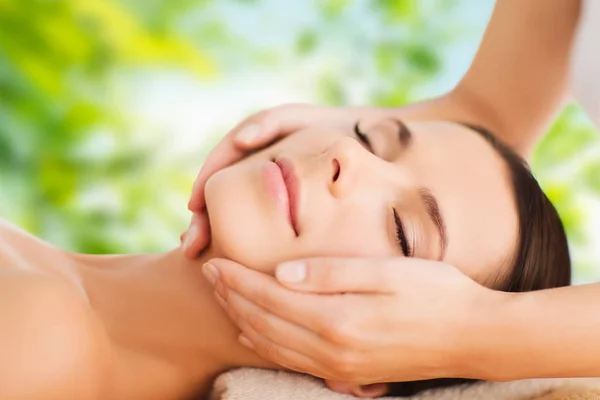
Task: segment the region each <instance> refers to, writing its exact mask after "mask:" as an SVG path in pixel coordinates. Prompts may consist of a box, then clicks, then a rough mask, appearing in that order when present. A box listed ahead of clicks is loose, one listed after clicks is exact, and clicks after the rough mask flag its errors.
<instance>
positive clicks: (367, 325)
mask: <svg viewBox="0 0 600 400" xmlns="http://www.w3.org/2000/svg"><path fill="white" fill-rule="evenodd" d="M204 272H205V274H206V275H207V278H208V279H209V281H211V282H213V284H214V285H215V291H216V295H217V299H218V300H219V302H220V303H221V304H222V305H223V306H224V308H225V310H226V312H227V313H228V315H229V316H230V318H231V319H232V320H233V322H234V323H236V324H237V325H238V326H239V328H240V329H241V331H242V333H241V335H240V342H241V343H242V344H244V345H246V346H248V347H250V348H252V349H254V350H255V351H256V352H257V353H258V354H259V355H261V356H262V357H264V358H266V359H268V360H270V361H273V362H275V363H277V364H280V365H282V366H284V367H286V368H289V369H292V370H295V371H299V372H304V373H308V374H311V375H315V376H318V377H321V378H324V379H331V380H336V381H344V382H353V383H358V384H366V383H376V382H399V381H407V380H421V379H430V378H439V377H457V376H460V377H472V376H469V375H468V374H469V371H468V370H466V369H464V367H465V365H463V361H464V360H463V358H465V357H467V356H468V354H472V353H471V351H473V350H470V347H471V345H472V343H471V342H470V334H471V333H472V329H473V327H477V326H478V324H481V323H482V320H484V319H485V317H486V316H487V315H488V313H489V310H490V307H495V306H496V303H495V302H496V301H497V300H498V296H501V295H500V294H499V293H500V292H495V291H492V290H490V289H487V288H484V287H483V286H481V285H479V284H477V283H476V282H474V281H473V280H471V279H470V278H468V277H467V276H465V275H463V274H462V273H461V272H460V271H459V270H457V269H456V268H454V267H452V266H450V265H447V264H443V263H440V262H433V261H426V260H418V259H401V258H397V259H394V258H389V259H358V258H356V259H333V258H332V259H325V258H323V259H309V260H304V261H303V262H300V263H296V262H295V263H286V264H282V265H280V266H279V267H278V269H277V272H276V278H274V277H272V276H269V275H265V274H262V273H259V272H256V271H253V270H250V269H248V268H246V267H244V266H242V265H240V264H237V263H235V262H232V261H229V260H223V259H214V260H211V261H210V262H209V263H208V264H206V265H205V266H204ZM492 309H493V308H492Z"/></svg>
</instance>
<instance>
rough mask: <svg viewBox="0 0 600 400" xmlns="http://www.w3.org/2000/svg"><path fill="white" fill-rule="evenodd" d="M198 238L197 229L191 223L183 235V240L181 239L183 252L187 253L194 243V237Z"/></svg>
mask: <svg viewBox="0 0 600 400" xmlns="http://www.w3.org/2000/svg"><path fill="white" fill-rule="evenodd" d="M197 236H198V227H197V226H196V224H194V223H191V224H190V227H189V228H188V230H187V233H186V234H185V238H184V239H183V251H184V252H187V250H188V249H189V248H190V247H191V246H192V244H193V243H194V240H196V237H197Z"/></svg>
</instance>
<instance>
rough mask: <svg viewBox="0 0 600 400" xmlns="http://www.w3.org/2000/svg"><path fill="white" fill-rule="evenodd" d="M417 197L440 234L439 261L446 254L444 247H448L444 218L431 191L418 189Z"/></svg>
mask: <svg viewBox="0 0 600 400" xmlns="http://www.w3.org/2000/svg"><path fill="white" fill-rule="evenodd" d="M419 197H420V198H421V201H422V202H423V204H425V208H426V210H427V215H428V216H429V219H431V222H433V224H434V225H435V228H436V229H437V231H438V234H439V236H440V255H439V257H438V261H441V260H442V259H443V258H444V255H445V254H446V248H447V247H448V235H447V234H446V224H445V222H444V218H443V217H442V213H441V212H440V207H439V205H438V202H437V200H436V198H435V196H434V195H433V193H431V191H430V190H429V189H427V188H420V189H419Z"/></svg>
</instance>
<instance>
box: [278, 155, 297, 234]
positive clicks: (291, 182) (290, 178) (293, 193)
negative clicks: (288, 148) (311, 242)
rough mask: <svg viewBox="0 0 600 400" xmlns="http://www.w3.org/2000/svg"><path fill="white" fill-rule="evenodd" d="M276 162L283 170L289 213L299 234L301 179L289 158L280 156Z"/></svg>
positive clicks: (295, 230)
mask: <svg viewBox="0 0 600 400" xmlns="http://www.w3.org/2000/svg"><path fill="white" fill-rule="evenodd" d="M275 164H277V166H278V167H279V169H280V170H281V175H282V176H283V182H284V183H285V188H286V190H287V197H288V206H289V215H290V220H291V224H292V227H293V228H294V232H295V233H296V236H298V235H299V231H298V199H299V198H300V181H299V180H298V176H297V175H296V173H295V171H294V165H293V164H292V163H291V161H290V160H288V159H287V158H278V159H276V160H275Z"/></svg>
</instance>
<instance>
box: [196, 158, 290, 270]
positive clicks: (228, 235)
mask: <svg viewBox="0 0 600 400" xmlns="http://www.w3.org/2000/svg"><path fill="white" fill-rule="evenodd" d="M260 168H261V163H256V162H247V163H239V164H236V165H234V166H232V167H229V168H226V169H223V170H221V171H219V172H217V173H216V174H215V175H213V176H212V177H211V178H210V179H209V180H208V182H207V183H206V188H205V196H206V207H207V210H208V214H209V218H210V225H211V250H213V251H214V252H215V253H216V254H218V255H219V256H221V257H224V258H228V259H231V260H234V261H236V262H239V263H241V264H244V265H245V266H247V267H249V268H253V269H257V270H260V271H263V272H272V271H273V269H274V267H275V265H276V264H278V263H279V262H281V261H283V260H285V259H289V257H287V255H288V254H290V253H291V252H292V248H293V246H292V245H293V242H292V241H291V240H289V239H291V238H288V236H293V233H291V232H282V228H285V226H282V221H281V220H280V219H278V218H276V216H275V215H273V212H274V210H273V207H271V205H270V203H269V200H270V199H269V198H266V196H265V192H264V191H263V190H262V186H261V184H262V182H261V181H260V176H261V175H260V174H261V172H260ZM286 234H288V235H286ZM292 238H293V237H292ZM291 247H292V248H291Z"/></svg>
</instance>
